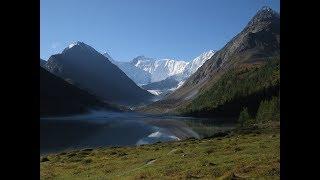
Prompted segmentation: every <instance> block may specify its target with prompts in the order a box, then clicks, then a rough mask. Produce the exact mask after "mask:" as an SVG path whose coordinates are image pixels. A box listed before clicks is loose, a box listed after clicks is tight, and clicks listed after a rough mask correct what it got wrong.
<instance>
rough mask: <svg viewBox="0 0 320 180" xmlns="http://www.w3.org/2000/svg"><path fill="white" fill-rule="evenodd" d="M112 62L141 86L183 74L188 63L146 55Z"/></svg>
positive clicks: (106, 54)
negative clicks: (127, 60) (128, 60)
mask: <svg viewBox="0 0 320 180" xmlns="http://www.w3.org/2000/svg"><path fill="white" fill-rule="evenodd" d="M104 56H105V57H107V58H108V59H109V58H111V57H110V55H109V54H108V53H105V54H104ZM111 59H112V58H111ZM111 62H113V63H114V64H115V65H117V66H118V67H119V68H120V69H121V70H122V71H123V72H124V73H126V75H127V76H128V77H130V78H131V79H132V80H133V81H134V82H135V83H136V84H138V85H140V86H141V85H144V84H149V83H153V82H158V81H161V80H164V79H166V78H168V77H170V76H173V75H176V74H181V73H182V72H184V69H185V67H186V66H187V64H188V62H186V61H181V60H173V59H154V58H149V57H145V56H138V57H136V58H134V59H133V60H132V61H130V62H119V61H111Z"/></svg>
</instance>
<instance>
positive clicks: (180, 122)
mask: <svg viewBox="0 0 320 180" xmlns="http://www.w3.org/2000/svg"><path fill="white" fill-rule="evenodd" d="M222 122H223V123H222ZM232 128H234V124H233V123H226V122H225V121H224V120H221V119H220V120H218V119H204V118H191V117H178V116H156V115H146V114H139V113H131V112H130V113H128V112H125V113H118V112H106V111H95V112H92V113H90V114H85V115H76V116H68V117H56V118H40V154H47V153H54V152H60V151H64V150H71V149H82V148H94V147H103V146H134V145H141V144H150V143H155V142H158V141H161V142H164V141H177V140H182V139H186V138H190V137H194V138H203V137H207V136H211V135H213V134H214V133H217V132H221V131H226V130H230V129H232Z"/></svg>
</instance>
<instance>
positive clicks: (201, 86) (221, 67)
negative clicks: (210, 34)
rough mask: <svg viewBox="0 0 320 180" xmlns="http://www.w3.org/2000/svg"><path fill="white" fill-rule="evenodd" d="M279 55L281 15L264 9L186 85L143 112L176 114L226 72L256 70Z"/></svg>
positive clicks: (187, 81)
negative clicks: (246, 69) (245, 69)
mask: <svg viewBox="0 0 320 180" xmlns="http://www.w3.org/2000/svg"><path fill="white" fill-rule="evenodd" d="M279 55H280V15H279V14H278V13H277V12H275V11H273V10H272V9H270V8H262V9H260V10H259V11H258V12H257V14H256V15H255V16H254V17H253V18H252V19H251V20H250V22H249V23H248V24H247V26H246V27H245V28H244V29H243V30H242V31H241V32H240V33H239V34H238V35H236V36H235V37H234V38H232V39H231V40H230V41H229V42H228V43H227V44H226V45H225V46H224V47H223V48H222V49H221V50H219V51H217V52H216V53H215V54H214V55H213V56H212V57H211V58H210V59H209V60H207V61H206V62H205V63H204V64H203V65H202V66H201V67H200V68H199V69H198V70H197V71H196V72H195V73H194V74H193V75H191V76H190V77H189V78H188V79H187V80H186V82H185V83H184V84H183V85H182V86H181V87H180V88H178V89H177V90H176V91H174V92H173V93H172V94H170V95H169V96H167V97H166V98H165V99H163V100H161V101H158V102H155V103H153V104H151V105H149V106H147V107H144V108H142V109H140V111H144V112H148V113H177V111H178V109H183V108H185V107H186V106H188V104H189V103H191V101H192V100H193V99H195V98H197V97H198V96H199V95H200V94H202V93H204V92H205V91H207V90H208V89H210V88H211V87H212V86H213V85H214V84H215V83H216V82H217V81H219V79H220V78H221V77H222V76H223V75H224V74H225V73H227V72H229V71H233V70H234V69H242V68H243V67H246V68H250V67H257V66H261V65H263V64H265V63H267V62H268V60H269V59H270V58H273V57H277V56H279Z"/></svg>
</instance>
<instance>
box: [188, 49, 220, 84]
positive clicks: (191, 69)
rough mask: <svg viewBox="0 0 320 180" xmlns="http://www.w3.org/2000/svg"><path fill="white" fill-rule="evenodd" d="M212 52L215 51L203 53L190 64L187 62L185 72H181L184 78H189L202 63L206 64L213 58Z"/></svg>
mask: <svg viewBox="0 0 320 180" xmlns="http://www.w3.org/2000/svg"><path fill="white" fill-rule="evenodd" d="M214 52H215V51H213V50H210V51H207V52H204V53H202V54H201V55H200V56H198V57H196V58H195V59H193V60H192V61H191V62H189V63H188V65H187V66H186V67H185V70H184V71H183V76H184V78H185V79H187V78H188V77H189V76H191V75H192V74H193V73H195V72H196V71H197V70H198V68H199V67H201V66H202V65H203V63H204V62H206V61H207V60H208V59H210V58H211V57H212V56H213V54H214Z"/></svg>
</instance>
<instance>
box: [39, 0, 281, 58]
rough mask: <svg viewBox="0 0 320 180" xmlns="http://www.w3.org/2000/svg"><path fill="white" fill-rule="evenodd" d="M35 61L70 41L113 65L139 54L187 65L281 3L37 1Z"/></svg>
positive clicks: (264, 0)
mask: <svg viewBox="0 0 320 180" xmlns="http://www.w3.org/2000/svg"><path fill="white" fill-rule="evenodd" d="M40 3H41V4H40V6H41V7H40V8H41V9H40V13H41V14H40V47H41V49H40V53H41V54H40V57H41V58H43V59H45V60H47V59H48V58H49V57H50V56H51V55H53V54H56V53H60V52H61V51H62V50H63V49H64V48H65V47H66V46H68V45H69V44H70V43H72V42H74V41H82V42H85V43H87V44H89V45H91V46H92V47H94V48H95V49H96V50H98V51H99V52H104V51H107V52H109V54H110V55H111V57H113V58H114V59H115V60H118V61H129V60H132V59H133V58H134V57H136V56H138V55H145V56H148V57H154V58H174V59H182V60H191V59H193V58H194V57H196V56H198V55H199V54H201V53H202V52H204V51H207V50H210V49H213V50H219V49H220V48H222V47H223V46H224V45H225V44H226V43H227V42H228V41H229V40H230V39H231V38H232V37H233V36H235V35H236V34H237V33H238V32H240V31H241V30H242V29H243V28H244V26H245V25H246V24H247V23H248V21H249V20H250V18H251V17H252V16H254V14H255V13H256V12H257V11H258V10H259V9H260V8H261V7H262V6H265V5H267V6H270V7H271V8H273V9H274V10H276V11H278V12H279V11H280V0H41V1H40Z"/></svg>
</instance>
